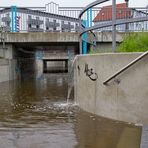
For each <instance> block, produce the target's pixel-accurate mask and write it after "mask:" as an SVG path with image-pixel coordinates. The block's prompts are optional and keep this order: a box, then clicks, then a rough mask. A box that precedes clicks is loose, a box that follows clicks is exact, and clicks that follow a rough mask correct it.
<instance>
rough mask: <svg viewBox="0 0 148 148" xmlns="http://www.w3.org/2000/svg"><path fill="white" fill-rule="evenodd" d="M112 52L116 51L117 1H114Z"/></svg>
mask: <svg viewBox="0 0 148 148" xmlns="http://www.w3.org/2000/svg"><path fill="white" fill-rule="evenodd" d="M112 29H113V30H112V51H113V52H115V51H116V0H112Z"/></svg>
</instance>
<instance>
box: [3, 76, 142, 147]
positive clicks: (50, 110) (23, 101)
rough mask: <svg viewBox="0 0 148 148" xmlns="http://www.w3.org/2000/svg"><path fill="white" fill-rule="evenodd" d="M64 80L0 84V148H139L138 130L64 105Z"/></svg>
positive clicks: (50, 77)
mask: <svg viewBox="0 0 148 148" xmlns="http://www.w3.org/2000/svg"><path fill="white" fill-rule="evenodd" d="M67 87H68V85H67V76H66V75H44V76H42V77H40V78H38V79H32V80H24V81H11V82H5V83H1V84H0V148H75V147H76V148H139V143H140V134H141V129H140V128H139V127H134V126H132V125H127V124H123V123H118V122H115V121H111V120H107V119H103V118H100V117H95V116H94V115H92V114H88V113H85V112H83V111H81V110H80V109H79V108H78V107H77V106H76V105H75V104H74V103H73V102H70V103H69V104H67V102H66V96H67V89H68V88H67Z"/></svg>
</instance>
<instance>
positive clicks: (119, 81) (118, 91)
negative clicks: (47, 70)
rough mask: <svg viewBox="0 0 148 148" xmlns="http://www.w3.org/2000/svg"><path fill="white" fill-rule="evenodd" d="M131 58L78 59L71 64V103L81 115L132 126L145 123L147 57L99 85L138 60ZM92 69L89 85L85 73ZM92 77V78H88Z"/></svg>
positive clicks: (113, 56) (147, 82) (107, 56)
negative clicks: (72, 87) (72, 76)
mask: <svg viewBox="0 0 148 148" xmlns="http://www.w3.org/2000/svg"><path fill="white" fill-rule="evenodd" d="M140 54H141V53H133V54H130V53H129V54H99V55H90V56H78V57H77V61H76V64H75V84H74V86H75V99H76V102H77V103H78V104H79V106H80V107H81V108H82V109H84V110H85V111H88V112H91V113H94V114H97V115H100V116H103V117H107V118H111V119H115V120H120V121H126V122H132V123H148V116H147V115H148V109H147V108H148V62H147V61H148V56H146V57H145V58H144V59H142V60H141V61H139V62H138V63H136V64H135V65H133V66H132V67H130V68H129V69H128V70H126V71H125V72H123V73H122V74H120V75H119V76H117V77H116V79H114V80H112V81H111V82H110V83H109V85H108V86H105V85H103V82H104V81H105V80H106V79H107V78H108V77H110V76H111V75H113V74H114V73H115V72H117V71H118V70H120V69H121V68H122V67H124V66H125V65H127V64H128V63H129V62H131V61H132V60H134V59H135V58H136V57H138V56H139V55H140ZM87 64H88V69H89V70H90V69H91V68H92V69H93V72H95V73H97V75H98V79H97V80H96V81H92V80H91V79H90V78H89V77H88V76H87V73H86V72H85V70H87V66H86V65H87ZM92 77H93V75H92Z"/></svg>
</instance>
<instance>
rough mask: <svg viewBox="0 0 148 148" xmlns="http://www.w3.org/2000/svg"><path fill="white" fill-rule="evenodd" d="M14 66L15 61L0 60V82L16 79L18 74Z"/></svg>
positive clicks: (15, 64)
mask: <svg viewBox="0 0 148 148" xmlns="http://www.w3.org/2000/svg"><path fill="white" fill-rule="evenodd" d="M16 66H17V63H16V60H5V59H0V82H5V81H9V80H14V79H17V78H18V77H19V73H18V71H17V70H16V69H17V68H16Z"/></svg>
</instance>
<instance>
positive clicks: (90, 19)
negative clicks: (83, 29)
mask: <svg viewBox="0 0 148 148" xmlns="http://www.w3.org/2000/svg"><path fill="white" fill-rule="evenodd" d="M92 21H93V20H92V8H90V27H92Z"/></svg>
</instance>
